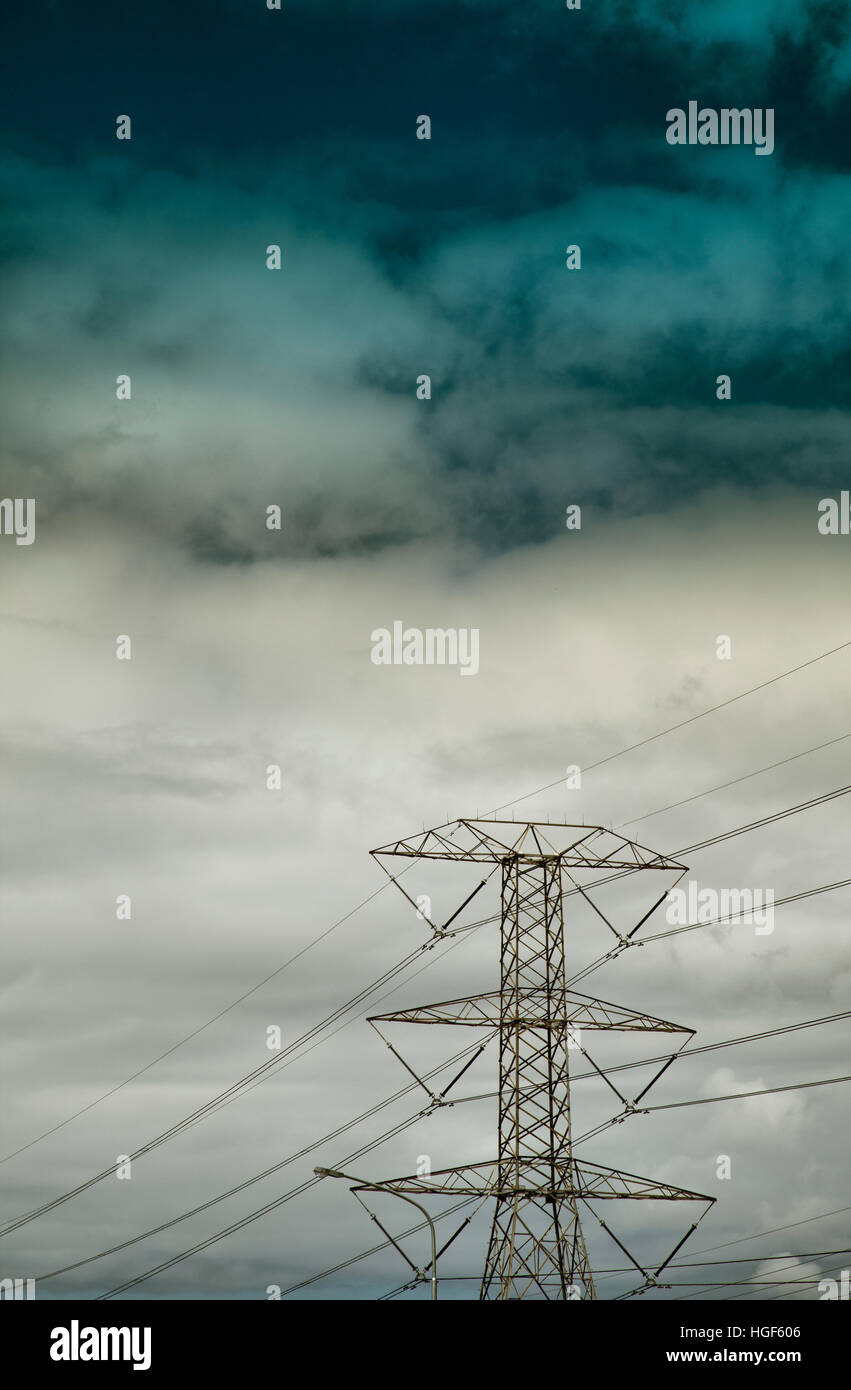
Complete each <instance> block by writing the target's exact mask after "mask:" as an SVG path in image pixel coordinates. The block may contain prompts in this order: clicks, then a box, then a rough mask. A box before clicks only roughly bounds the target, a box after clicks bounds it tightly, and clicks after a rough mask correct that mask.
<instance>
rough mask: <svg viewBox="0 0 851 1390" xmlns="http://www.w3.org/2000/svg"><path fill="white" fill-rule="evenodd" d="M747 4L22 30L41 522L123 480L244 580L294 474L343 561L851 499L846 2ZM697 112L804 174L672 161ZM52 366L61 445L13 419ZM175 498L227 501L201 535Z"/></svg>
mask: <svg viewBox="0 0 851 1390" xmlns="http://www.w3.org/2000/svg"><path fill="white" fill-rule="evenodd" d="M741 8H742V7H740V6H739V7H737V6H735V5H733V4H721V5H719V4H717V3H716V4H708V3H702V0H701V2H699V3H692V4H688V5H685V4H684V5H676V4H661V3H657V2H656V0H653V3H641V4H630V5H625V4H620V5H612V4H606V5H603V4H599V3H591V0H587V3H586V5H585V8H584V9H583V10H582V11H579V12H569V11H567V10H565V9H564V7H559V5H558V4H556V3H555V0H551V2H550V3H533V4H531V5H525V6H523V7H522V8H520V7H517V6H515V5H508V4H504V3H493V4H484V3H476V2H475V0H471V3H467V4H464V3H456V4H453V5H451V6H446V5H423V4H416V5H415V4H411V3H408V0H396V3H393V4H385V3H379V4H372V5H370V6H368V7H360V6H358V5H354V4H351V3H344V4H338V3H332V2H331V0H320V2H319V3H313V4H311V5H309V6H307V5H304V6H302V5H299V4H293V3H289V4H288V5H287V6H286V7H285V9H284V11H282V12H281V13H275V12H271V13H270V12H268V11H267V10H266V9H265V6H264V5H263V4H261V3H260V0H256V3H251V4H245V3H240V4H236V3H220V4H212V5H210V4H200V3H183V4H180V5H177V6H173V5H162V4H129V5H122V6H121V8H120V11H115V10H114V8H113V7H111V6H109V5H105V4H104V5H99V4H89V5H86V6H85V7H83V12H82V13H80V12H79V9H78V8H77V9H72V8H71V7H69V6H67V5H60V4H55V5H53V6H50V7H49V9H48V13H49V21H48V22H46V21H45V15H44V13H43V11H41V10H38V11H32V12H25V11H23V10H21V11H19V12H18V14H17V15H16V18H15V26H16V29H17V33H16V36H15V37H16V52H17V58H16V61H15V62H14V63H13V64H12V65H11V71H10V72H9V73H8V74H7V79H6V82H5V84H4V95H3V102H4V105H5V107H6V122H5V124H6V126H7V128H8V129H9V130H11V132H12V133H11V134H10V135H8V136H7V143H6V155H5V158H4V160H3V163H2V166H0V176H2V185H3V190H4V194H5V198H4V202H5V205H6V212H5V215H4V228H5V230H4V253H5V254H4V260H5V271H6V274H7V275H8V277H9V280H10V281H11V289H10V290H8V291H7V294H8V295H9V296H10V301H9V302H10V305H11V314H10V322H9V325H8V327H7V338H6V350H7V353H8V356H9V359H10V361H11V363H12V371H11V377H7V383H8V384H7V392H8V396H9V399H8V400H7V405H8V406H9V413H10V417H11V422H10V426H9V431H8V435H7V443H8V447H9V457H8V459H7V467H8V468H9V470H10V475H11V476H10V481H9V483H8V485H7V486H8V487H9V488H10V489H11V490H12V491H13V492H14V491H16V490H18V491H19V490H20V486H19V482H18V480H19V479H20V478H21V476H22V473H23V472H28V473H29V476H30V477H31V476H32V473H31V471H30V470H31V468H32V466H33V465H34V466H35V467H36V468H37V469H38V470H39V475H40V482H41V487H40V495H41V512H42V520H43V524H47V523H48V519H49V516H50V515H51V513H52V512H55V511H56V510H58V509H59V508H60V507H61V508H63V509H65V510H66V511H67V509H68V508H69V507H71V508H76V507H78V506H83V507H85V509H86V514H87V516H88V517H89V518H92V517H94V516H95V515H97V513H98V512H99V511H101V510H103V511H104V512H105V513H106V514H110V512H111V509H112V508H113V507H114V505H115V504H116V497H115V496H114V483H115V479H116V471H117V470H118V472H120V476H121V479H122V496H123V497H124V498H125V499H127V498H128V497H131V498H132V499H133V505H134V509H135V514H136V515H137V517H138V519H139V521H140V522H141V524H143V525H149V526H150V527H151V528H152V531H155V532H161V531H163V530H165V532H166V533H167V535H168V536H170V537H171V539H172V540H173V541H175V542H176V543H177V544H179V545H182V546H188V547H189V548H190V550H192V551H193V553H196V554H197V555H198V556H199V558H202V559H220V560H223V561H229V560H248V559H251V558H252V557H255V556H257V555H261V554H262V553H263V546H264V544H265V541H266V538H265V537H262V536H261V537H259V538H257V537H256V536H252V534H251V532H252V530H253V526H252V524H251V519H250V515H251V514H250V509H252V508H255V507H256V506H257V505H259V501H260V499H261V496H264V495H265V492H266V491H268V479H269V472H270V468H271V460H273V459H274V461H275V468H274V470H273V472H274V475H275V476H276V477H279V478H281V481H282V483H283V490H284V494H285V496H284V501H285V503H286V504H287V505H288V506H289V508H290V511H291V515H293V516H294V517H295V518H296V524H295V526H294V527H293V528H292V530H291V532H290V533H289V535H288V538H287V540H286V544H287V545H288V546H289V547H290V548H291V549H292V550H294V551H295V552H297V553H308V554H309V553H317V554H320V555H322V554H334V553H339V552H340V551H341V550H342V551H347V550H352V551H354V552H355V553H362V552H364V551H366V552H371V551H373V550H374V549H376V548H379V549H380V548H382V547H383V546H385V545H388V544H394V545H395V544H397V543H398V542H400V541H403V542H404V541H405V540H409V539H411V540H412V539H416V538H419V537H426V538H429V537H434V536H437V535H439V536H441V537H442V538H446V537H447V536H448V537H450V538H451V537H453V536H456V537H457V538H458V539H459V540H462V541H464V542H471V541H472V542H473V543H474V545H475V546H477V547H481V548H483V549H485V550H491V549H493V548H497V549H500V548H503V547H507V548H510V547H512V546H515V545H517V544H528V543H534V542H539V541H544V540H546V539H548V538H549V537H550V536H551V535H552V533H553V530H554V528H555V529H558V527H559V526H560V524H561V515H562V512H563V507H564V505H565V502H566V501H567V500H579V501H580V502H583V503H585V505H586V506H587V507H589V508H592V509H593V508H597V509H599V510H600V513H601V515H602V514H605V513H612V512H617V511H618V510H619V509H621V508H626V509H628V510H629V511H631V512H635V511H636V510H639V511H643V510H648V511H656V510H660V509H666V508H668V507H670V506H671V505H673V504H677V503H679V502H682V501H686V500H689V499H690V498H693V497H694V496H696V495H701V494H703V493H704V492H705V491H706V490H709V489H712V488H714V487H715V486H717V485H721V484H723V485H727V484H732V485H733V486H735V487H736V488H742V489H745V490H747V491H748V492H752V491H753V490H754V489H761V488H764V487H767V486H774V485H776V484H778V483H779V484H791V485H792V486H793V487H796V488H802V489H805V490H806V492H807V496H809V495H810V493H811V491H813V490H814V491H815V492H817V493H818V495H819V496H821V495H823V493H824V492H825V490H828V489H830V488H834V489H835V488H837V487H839V486H841V485H842V479H843V476H844V467H845V459H846V458H847V446H848V430H847V420H845V419H844V418H843V417H841V416H840V415H839V413H838V412H840V411H842V410H844V409H845V408H847V405H848V399H849V390H851V387H849V382H851V370H849V368H851V347H849V327H848V304H849V272H848V264H847V257H845V256H844V255H843V254H842V248H843V245H844V241H845V237H846V226H847V217H848V212H849V209H851V197H849V161H850V160H851V151H849V141H848V138H847V130H848V122H849V114H851V113H849V100H850V99H849V88H848V77H849V74H851V56H849V55H850V54H851V44H849V30H851V12H849V8H848V6H847V5H844V4H843V5H838V4H835V3H814V4H771V5H768V4H752V5H749V6H746V7H744V13H740V10H741ZM691 99H694V100H697V101H699V102H701V103H706V104H709V105H712V106H715V107H720V106H722V105H725V104H726V105H733V106H751V107H756V106H759V107H765V106H771V107H773V108H774V110H775V139H776V148H775V152H774V154H773V155H772V156H770V157H767V158H756V157H754V154H753V151H752V150H750V149H740V150H736V149H733V148H728V149H708V148H695V147H681V148H677V147H674V148H672V147H670V146H668V145H667V144H666V142H665V138H664V136H665V129H666V124H665V113H666V111H667V109H668V108H669V107H671V106H683V107H684V106H686V104H687V102H688V101H689V100H691ZM423 112H424V113H428V114H429V115H430V116H431V118H432V122H433V138H432V140H431V141H430V142H428V143H426V142H420V141H417V140H416V139H415V138H414V122H415V118H416V116H417V115H419V114H420V113H423ZM124 113H128V114H130V115H131V116H132V119H133V139H132V142H129V143H122V142H117V141H116V140H115V139H114V133H113V132H114V122H115V117H116V115H118V114H124ZM271 242H278V243H280V244H282V245H284V246H285V265H284V268H283V270H282V271H281V273H280V274H279V275H275V276H273V275H272V274H271V273H269V272H267V271H265V269H264V268H263V252H264V248H265V246H266V245H267V243H271ZM570 243H579V244H581V246H582V254H583V269H582V271H581V272H580V273H578V274H573V275H571V274H570V273H568V272H567V271H566V270H565V269H564V248H565V246H566V245H568V244H570ZM39 325H41V327H39ZM121 370H126V371H129V372H131V374H132V375H134V388H135V389H134V404H133V408H132V414H131V413H130V412H128V411H126V410H122V409H121V408H120V407H119V408H118V409H116V404H115V403H114V401H113V400H112V396H113V390H112V389H110V387H111V383H112V382H113V381H114V378H115V376H116V375H117V374H118V372H119V371H121ZM44 371H48V372H50V371H57V372H60V373H61V375H62V385H61V386H60V387H59V390H58V394H57V393H54V394H53V399H54V401H55V409H54V411H53V412H52V414H54V416H55V419H54V421H53V422H52V423H51V421H50V420H47V419H42V420H40V421H39V422H37V423H34V422H33V419H32V413H31V412H26V413H23V412H20V410H19V405H16V402H17V403H20V401H21V399H22V397H23V395H24V394H25V393H26V390H27V383H28V382H29V381H31V380H32V376H33V375H36V376H37V375H39V374H41V373H42V372H44ZM421 372H428V373H429V374H430V375H431V376H432V379H433V386H434V395H433V399H432V401H431V402H430V403H428V404H423V403H417V402H416V401H415V400H414V396H413V391H414V383H415V380H416V377H417V376H418V375H419V374H420V373H421ZM721 372H727V373H729V374H730V375H731V376H732V378H733V401H732V402H731V403H730V404H729V405H720V404H718V403H717V402H716V401H715V378H716V376H717V375H718V374H719V373H721ZM225 381H226V382H227V394H228V397H229V407H228V410H227V411H226V412H225V414H226V418H224V419H222V420H221V421H220V422H219V421H217V420H216V418H215V417H216V414H217V411H218V410H219V409H220V408H221V405H222V399H221V388H222V383H223V382H225ZM64 389H72V390H73V394H74V398H75V402H76V403H77V405H78V406H80V405H83V404H84V405H85V411H84V420H80V421H75V420H74V419H73V416H74V413H75V412H74V409H73V408H72V407H70V406H69V409H68V412H67V418H66V419H65V422H64V429H60V430H57V428H56V426H57V425H58V424H59V420H60V417H61V415H62V410H63V406H62V405H61V404H60V401H61V398H62V392H63V390H64ZM190 400H191V402H192V404H191V406H190V405H189V404H188V402H189V401H190ZM290 410H292V411H294V412H295V414H296V415H297V416H299V417H300V418H299V422H298V424H295V425H294V423H293V420H292V418H290V419H289V420H288V419H287V418H286V417H287V415H288V412H289V411H290ZM146 411H148V412H153V413H154V415H156V417H157V421H158V423H157V425H156V426H154V429H153V436H152V433H151V428H150V426H151V420H150V418H149V417H148V416H146V414H145V412H146ZM190 411H191V412H193V413H194V418H196V419H197V418H198V414H199V413H200V415H201V416H202V417H204V418H206V419H207V420H210V421H211V422H213V423H212V428H211V435H212V436H213V437H212V438H211V439H209V440H203V439H202V438H199V437H197V436H196V437H194V438H193V437H192V431H191V429H190V424H191V421H190V419H189V413H190ZM310 412H313V413H314V415H315V418H316V419H317V425H318V428H317V432H316V434H315V436H314V438H313V446H314V447H313V448H312V449H310V450H308V451H307V453H306V454H305V453H303V452H300V445H298V444H296V445H294V444H293V439H294V436H295V437H296V438H297V439H299V440H300V439H301V437H302V435H303V433H304V431H305V430H306V429H308V428H309V424H308V416H309V414H310ZM142 418H145V419H146V422H147V423H146V426H145V428H144V429H141V428H140V425H141V420H142ZM349 419H351V420H352V421H354V428H355V430H356V434H357V440H356V441H354V440H353V439H352V434H351V431H350V429H349V428H348V426H347V423H346V422H347V420H349ZM237 420H238V421H239V430H238V431H237V430H235V429H234V426H235V424H236V422H237ZM166 421H170V423H166ZM178 421H180V427H179V430H178V428H177V426H178ZM320 421H322V422H324V425H322V424H320V423H319V422H320ZM326 427H327V434H326V435H325V437H323V430H324V429H325V428H326ZM160 431H162V432H160ZM178 434H180V436H181V437H180V438H178ZM200 434H201V435H203V430H202V431H201V432H200ZM69 435H70V440H72V441H76V446H77V447H76V448H73V449H71V450H69V449H68V448H67V447H66V446H67V445H68V443H69ZM152 438H155V440H156V454H157V458H156V460H155V461H151V460H149V459H148V458H147V457H146V451H147V449H148V448H149V447H150V444H151V441H152ZM60 441H62V443H61V444H60ZM81 451H82V452H83V453H84V454H85V455H86V459H87V462H86V464H85V466H84V467H82V468H81V466H80V464H79V462H77V463H75V461H74V459H75V458H77V459H79V454H80V452H81ZM237 452H238V453H239V455H240V476H241V482H242V486H241V488H240V490H239V494H237V492H236V491H235V490H234V489H233V486H232V484H233V472H232V469H231V468H230V467H229V465H228V464H227V462H226V460H227V459H228V458H230V457H232V456H233V455H234V453H237ZM314 453H318V454H319V455H321V462H319V464H318V465H317V463H316V461H315V459H314V457H313V455H314ZM95 455H96V456H97V457H98V458H100V460H101V462H100V463H98V462H97V461H96V459H95V457H94V456H95ZM213 456H216V457H213ZM178 472H179V474H180V476H181V479H182V480H183V481H184V482H185V481H186V480H187V479H188V478H189V477H190V474H191V475H192V476H195V477H196V478H197V480H198V483H199V488H200V485H201V484H202V482H203V490H204V493H205V498H206V500H205V503H204V505H203V506H202V507H201V508H200V511H201V515H198V510H199V509H198V506H197V505H196V501H194V500H193V501H192V503H191V508H192V514H191V515H188V514H187V513H186V506H185V502H186V499H185V498H184V497H183V496H182V487H181V486H180V485H176V484H175V481H174V479H175V474H176V473H178ZM81 473H82V474H84V475H85V476H84V478H83V477H81ZM196 491H197V490H196ZM568 492H569V494H570V496H569V498H568V497H567V495H566V494H567V493H568ZM246 508H247V509H249V511H245V510H244V509H246ZM276 544H277V545H279V544H280V538H277V539H276Z"/></svg>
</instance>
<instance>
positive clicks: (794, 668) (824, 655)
mask: <svg viewBox="0 0 851 1390" xmlns="http://www.w3.org/2000/svg"><path fill="white" fill-rule="evenodd" d="M848 647H851V641H848V642H842V643H840V645H839V646H838V647H831V648H830V650H829V651H826V652H821V653H820V654H819V655H818V656H814V657H811V658H810V660H809V661H804V662H802V663H801V665H800V666H792V667H790V668H789V670H788V671H781V672H780V674H779V675H777V676H772V677H771V679H770V680H767V681H761V682H760V684H759V685H752V686H751V687H750V689H749V690H742V691H740V692H739V694H738V695H732V696H731V697H730V699H729V700H722V701H721V703H720V704H717V705H711V706H710V707H709V709H705V710H701V712H700V713H699V714H693V715H691V716H690V717H689V718H688V719H681V720H680V721H679V723H678V724H671V725H669V727H668V728H667V729H661V730H660V731H659V733H657V734H651V735H650V736H649V738H642V739H639V741H638V742H637V743H631V744H630V745H629V747H628V748H621V749H620V750H619V751H618V752H617V753H610V754H609V755H608V757H606V758H599V759H598V761H597V762H596V763H589V764H588V765H587V767H585V768H583V771H584V772H592V771H593V770H594V769H595V768H598V767H604V766H605V764H606V763H610V762H613V761H614V759H615V758H622V757H623V756H624V754H625V753H634V752H635V751H636V749H638V748H646V747H647V745H648V744H649V743H655V742H656V740H657V739H660V738H664V737H665V735H666V734H672V733H675V732H676V730H677V729H684V728H686V726H687V725H689V724H695V723H697V721H698V720H699V719H705V718H706V716H707V715H708V714H715V713H716V712H717V711H718V710H720V709H726V708H727V707H728V705H734V704H736V702H737V701H738V700H744V699H745V698H746V697H747V696H748V695H755V694H756V692H757V691H758V690H765V689H767V687H768V686H769V685H775V684H776V683H777V681H782V680H785V679H786V677H787V676H794V675H796V673H797V672H798V671H805V670H806V669H807V667H808V666H815V664H816V662H819V661H824V660H825V659H826V658H827V657H829V656H835V654H836V653H837V652H841V651H845V650H846V649H847V648H848ZM563 782H564V778H563V777H558V778H557V779H556V780H555V781H554V782H547V783H546V785H545V786H543V787H538V788H537V789H536V790H535V791H533V792H526V794H525V795H524V796H518V797H515V799H514V800H513V801H506V802H504V803H503V804H502V805H501V806H495V807H494V809H493V810H492V811H488V813H487V814H488V815H489V816H494V815H496V813H497V812H498V811H505V810H507V809H508V807H509V806H517V805H519V804H520V802H521V801H529V800H530V799H531V798H532V797H533V796H540V795H541V794H542V793H543V792H548V791H551V790H552V788H553V787H559V786H561V785H562V783H563Z"/></svg>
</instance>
